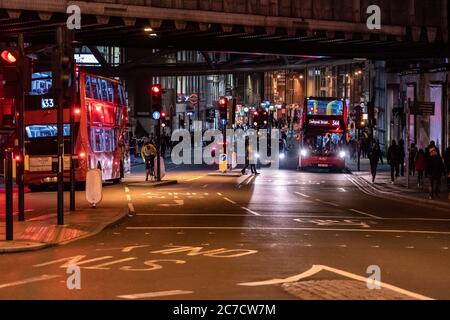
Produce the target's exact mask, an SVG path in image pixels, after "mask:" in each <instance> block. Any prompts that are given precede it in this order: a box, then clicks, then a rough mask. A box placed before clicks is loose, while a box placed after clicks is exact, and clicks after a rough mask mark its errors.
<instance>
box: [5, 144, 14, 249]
mask: <svg viewBox="0 0 450 320" xmlns="http://www.w3.org/2000/svg"><path fill="white" fill-rule="evenodd" d="M12 153H13V150H12V149H7V150H6V154H5V209H6V210H5V213H6V220H5V223H6V240H7V241H11V240H13V235H14V234H13V177H12V171H13V170H12V169H13V168H12V162H13V161H12Z"/></svg>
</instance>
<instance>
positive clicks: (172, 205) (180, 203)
mask: <svg viewBox="0 0 450 320" xmlns="http://www.w3.org/2000/svg"><path fill="white" fill-rule="evenodd" d="M174 201H175V204H169V203H163V204H158V206H160V207H178V206H184V200H176V199H175V200H174Z"/></svg>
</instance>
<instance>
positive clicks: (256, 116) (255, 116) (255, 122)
mask: <svg viewBox="0 0 450 320" xmlns="http://www.w3.org/2000/svg"><path fill="white" fill-rule="evenodd" d="M259 121H260V118H259V112H258V111H254V112H253V125H254V126H255V127H257V126H258V125H259Z"/></svg>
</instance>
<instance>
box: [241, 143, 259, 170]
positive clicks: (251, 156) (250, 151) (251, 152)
mask: <svg viewBox="0 0 450 320" xmlns="http://www.w3.org/2000/svg"><path fill="white" fill-rule="evenodd" d="M255 154H256V150H255V148H254V146H252V145H250V143H249V139H248V137H246V138H245V165H244V168H242V174H246V170H247V168H248V166H250V170H251V172H252V174H255V175H257V174H259V173H258V172H257V171H256V163H255V159H256V155H255Z"/></svg>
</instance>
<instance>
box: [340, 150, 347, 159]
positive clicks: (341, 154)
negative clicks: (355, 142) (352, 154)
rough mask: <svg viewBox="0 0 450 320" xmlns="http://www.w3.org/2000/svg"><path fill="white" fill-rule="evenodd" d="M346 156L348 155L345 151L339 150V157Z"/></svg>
mask: <svg viewBox="0 0 450 320" xmlns="http://www.w3.org/2000/svg"><path fill="white" fill-rule="evenodd" d="M345 156H346V154H345V151H341V152H339V157H341V159H344V158H345Z"/></svg>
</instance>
